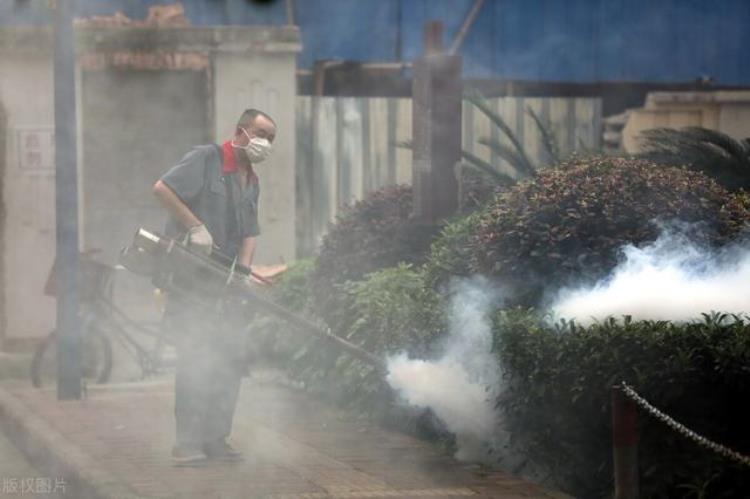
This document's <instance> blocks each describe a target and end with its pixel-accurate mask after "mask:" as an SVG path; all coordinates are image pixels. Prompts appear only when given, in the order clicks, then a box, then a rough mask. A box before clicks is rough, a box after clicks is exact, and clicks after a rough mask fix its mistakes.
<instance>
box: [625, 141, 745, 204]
mask: <svg viewBox="0 0 750 499" xmlns="http://www.w3.org/2000/svg"><path fill="white" fill-rule="evenodd" d="M639 139H640V141H641V145H642V148H643V151H644V152H643V153H641V154H640V156H641V157H644V158H647V159H649V160H652V161H654V162H656V163H659V164H664V165H674V166H686V167H688V168H691V169H693V170H697V171H701V172H703V173H705V174H706V175H709V176H711V177H713V178H714V179H716V180H717V181H718V182H719V183H721V184H722V185H724V186H725V187H727V188H729V189H731V190H735V189H738V188H748V187H750V139H743V140H741V141H737V140H734V139H733V138H731V137H729V136H728V135H726V134H723V133H721V132H717V131H715V130H708V129H705V128H699V127H689V128H683V129H679V130H676V129H671V128H654V129H651V130H646V131H644V132H642V133H641V135H640V137H639Z"/></svg>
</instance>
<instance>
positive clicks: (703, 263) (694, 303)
mask: <svg viewBox="0 0 750 499" xmlns="http://www.w3.org/2000/svg"><path fill="white" fill-rule="evenodd" d="M623 252H624V256H625V259H624V261H623V262H622V263H621V264H620V265H619V266H618V267H617V268H616V269H615V270H614V272H613V273H612V275H611V276H610V277H609V278H608V279H606V280H604V281H601V282H599V283H597V284H596V285H594V286H589V287H581V288H578V289H564V290H562V291H560V292H559V293H558V295H557V299H556V300H555V301H554V303H553V305H552V306H551V311H552V316H553V317H554V318H566V319H575V320H576V321H577V322H579V323H582V324H584V325H585V324H590V323H592V322H594V321H595V320H602V319H605V318H607V317H614V318H618V319H619V318H621V317H622V316H623V315H630V316H632V317H633V319H636V320H647V319H650V320H672V321H680V322H684V321H690V320H694V319H696V318H700V314H701V313H703V312H711V311H717V312H729V313H737V314H740V313H747V312H750V294H748V293H747V286H748V282H750V247H748V246H747V244H745V245H739V246H734V247H732V248H731V249H727V250H723V251H712V250H710V249H708V248H707V247H706V246H705V245H703V244H701V243H700V242H697V241H696V234H692V237H691V235H690V234H688V233H687V232H685V231H674V230H668V229H664V230H663V232H662V234H661V235H660V237H659V238H658V239H657V240H656V241H655V242H654V243H653V244H650V245H648V246H645V247H643V248H636V247H634V246H626V247H625V248H624V250H623Z"/></svg>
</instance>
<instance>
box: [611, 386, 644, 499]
mask: <svg viewBox="0 0 750 499" xmlns="http://www.w3.org/2000/svg"><path fill="white" fill-rule="evenodd" d="M637 424H638V412H637V407H636V405H635V402H633V401H632V400H630V399H629V398H627V397H626V396H625V394H624V393H623V392H622V388H621V387H620V386H613V387H612V453H613V457H614V474H615V499H637V498H638V428H637Z"/></svg>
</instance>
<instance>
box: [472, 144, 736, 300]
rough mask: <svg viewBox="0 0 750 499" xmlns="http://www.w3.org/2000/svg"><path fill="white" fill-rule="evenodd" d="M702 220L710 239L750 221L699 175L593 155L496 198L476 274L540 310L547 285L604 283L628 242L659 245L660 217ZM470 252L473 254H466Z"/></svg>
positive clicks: (483, 223)
mask: <svg viewBox="0 0 750 499" xmlns="http://www.w3.org/2000/svg"><path fill="white" fill-rule="evenodd" d="M672 219H679V220H680V221H682V222H686V223H691V222H695V223H700V224H701V225H702V227H703V229H705V230H704V232H705V233H706V234H707V239H708V242H709V243H712V244H715V245H719V244H723V243H725V242H728V241H729V240H730V239H731V238H732V237H733V236H736V235H737V234H738V233H739V232H740V231H741V230H742V229H743V227H744V224H745V223H746V222H747V221H748V220H750V212H749V211H748V209H747V207H746V206H745V205H744V204H743V203H742V202H740V201H739V200H738V199H737V198H734V197H732V196H731V195H730V194H729V193H728V192H727V191H726V190H725V189H724V188H722V187H720V186H719V185H717V184H716V183H715V182H714V181H712V180H710V179H709V178H707V177H706V176H705V175H703V174H702V173H700V172H694V171H688V170H684V169H678V168H665V167H657V166H656V165H654V164H652V163H649V162H647V161H644V160H636V159H626V158H610V157H592V158H588V159H585V160H582V159H576V160H573V161H571V162H570V163H568V164H565V165H563V167H562V168H561V169H555V170H547V171H544V172H541V173H540V174H539V175H538V176H537V177H536V178H535V179H533V180H529V181H526V182H523V183H520V184H518V185H516V186H514V187H512V188H511V189H509V190H508V191H507V192H505V193H503V194H501V195H499V196H497V197H496V198H495V199H494V201H493V202H492V203H490V204H489V205H488V206H487V208H485V209H484V210H482V213H481V215H480V217H479V219H478V221H477V223H476V232H475V233H474V234H473V235H472V237H471V238H470V240H469V242H468V249H469V250H470V252H471V262H470V265H471V269H472V270H473V271H475V272H478V273H482V274H485V275H491V276H494V277H496V278H498V280H499V281H500V282H502V283H503V285H505V286H507V287H509V288H510V289H513V290H514V292H515V296H516V299H517V303H521V304H529V305H530V304H536V303H538V302H539V300H540V299H541V297H542V291H543V290H544V289H547V288H559V287H561V286H564V285H569V284H574V283H573V281H576V282H575V283H580V282H581V281H584V282H585V281H595V280H598V279H601V278H603V277H604V276H606V275H607V274H608V273H609V272H610V271H611V270H612V269H613V268H614V267H615V265H616V264H617V262H618V257H619V256H620V253H619V252H620V248H621V247H622V246H623V245H624V244H627V243H631V244H636V245H640V244H644V243H648V242H652V241H653V240H655V239H656V237H657V236H658V234H659V231H660V229H659V226H658V224H657V223H655V220H662V221H669V220H672ZM462 251H466V250H462Z"/></svg>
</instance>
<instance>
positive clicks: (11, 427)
mask: <svg viewBox="0 0 750 499" xmlns="http://www.w3.org/2000/svg"><path fill="white" fill-rule="evenodd" d="M61 403H68V402H61ZM72 403H75V401H72ZM0 430H2V431H3V433H4V434H5V435H6V436H7V437H8V438H9V439H10V440H11V441H12V442H13V444H14V445H15V446H16V447H18V449H20V450H21V452H23V453H24V454H25V455H26V456H27V457H28V458H29V460H31V462H32V463H33V464H34V465H37V466H39V467H40V468H42V469H43V470H45V471H48V472H50V475H51V476H56V477H63V478H64V479H65V480H66V482H67V484H68V485H69V486H70V487H71V488H72V489H73V490H75V493H76V498H77V499H145V497H144V496H141V495H138V494H137V493H136V492H135V491H134V490H133V489H132V488H130V487H129V486H128V485H127V484H125V483H123V482H122V481H121V480H119V479H118V478H117V477H116V476H114V475H113V474H111V473H110V472H108V471H107V470H105V469H104V468H102V467H101V466H99V464H98V463H97V462H96V461H94V460H93V459H92V458H91V457H89V456H88V455H86V454H85V453H83V452H82V451H81V450H80V449H79V448H78V447H77V446H75V445H74V444H73V443H71V442H70V441H69V440H67V439H66V438H65V437H63V436H62V435H61V434H60V433H59V432H58V431H57V430H55V429H54V428H52V427H51V426H50V425H49V424H48V423H47V422H46V421H44V420H43V419H42V418H40V417H39V416H37V415H36V414H34V413H32V412H31V410H30V409H29V408H28V407H26V406H25V405H24V404H23V402H21V401H20V400H19V399H18V398H16V397H15V396H13V395H12V394H11V393H10V392H8V391H7V390H6V389H5V388H3V387H2V386H0Z"/></svg>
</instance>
